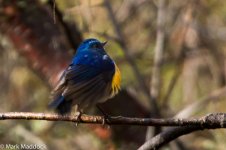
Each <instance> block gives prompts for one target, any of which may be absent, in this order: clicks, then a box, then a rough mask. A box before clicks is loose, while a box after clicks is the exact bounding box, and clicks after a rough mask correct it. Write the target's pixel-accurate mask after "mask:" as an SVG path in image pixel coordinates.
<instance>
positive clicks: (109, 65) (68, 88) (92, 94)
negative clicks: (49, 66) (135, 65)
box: [48, 38, 121, 115]
mask: <svg viewBox="0 0 226 150" xmlns="http://www.w3.org/2000/svg"><path fill="white" fill-rule="evenodd" d="M106 43H107V42H100V41H99V40H97V39H95V38H89V39H86V40H84V41H83V42H82V43H81V44H80V45H79V47H78V48H77V51H76V53H75V55H74V56H73V58H72V61H71V63H70V65H68V67H67V68H66V69H65V70H64V71H63V73H62V75H61V77H60V79H59V81H58V83H57V86H56V87H55V88H54V89H53V91H52V93H51V97H52V101H51V102H50V104H49V105H48V106H49V108H52V109H55V110H56V112H57V113H59V114H62V115H64V114H68V113H70V112H71V111H72V108H73V107H75V106H76V108H77V111H78V112H80V111H83V110H84V109H89V108H91V107H92V106H94V105H97V104H99V103H103V102H105V101H106V100H108V99H110V98H112V97H114V96H115V95H116V94H118V92H119V91H120V83H121V73H120V70H119V68H118V67H117V65H116V63H115V62H114V61H113V59H111V57H110V56H109V55H108V54H107V53H106V51H105V48H104V46H105V45H106Z"/></svg>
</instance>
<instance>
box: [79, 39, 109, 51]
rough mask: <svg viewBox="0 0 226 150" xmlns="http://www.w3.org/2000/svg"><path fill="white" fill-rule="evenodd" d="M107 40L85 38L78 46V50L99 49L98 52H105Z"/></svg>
mask: <svg viewBox="0 0 226 150" xmlns="http://www.w3.org/2000/svg"><path fill="white" fill-rule="evenodd" d="M106 43H107V42H103V43H102V42H100V41H98V40H97V39H93V38H90V39H86V40H84V41H83V42H82V43H81V44H80V45H79V47H78V49H77V52H83V51H90V50H93V51H98V52H105V50H104V45H105V44H106Z"/></svg>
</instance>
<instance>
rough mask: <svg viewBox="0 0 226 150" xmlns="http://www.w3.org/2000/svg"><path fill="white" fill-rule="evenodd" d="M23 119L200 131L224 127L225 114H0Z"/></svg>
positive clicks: (5, 118) (4, 118) (2, 116)
mask: <svg viewBox="0 0 226 150" xmlns="http://www.w3.org/2000/svg"><path fill="white" fill-rule="evenodd" d="M8 119H20V120H21V119H23V120H24V119H25V120H46V121H67V122H75V123H90V124H102V123H103V120H105V123H106V124H109V125H139V126H186V127H193V128H201V129H215V128H225V127H226V113H213V114H209V115H206V116H204V117H201V118H198V119H195V118H192V119H178V118H168V119H155V118H135V117H123V116H107V117H104V116H91V115H86V114H82V115H81V116H80V117H78V116H77V115H59V114H53V113H33V112H6V113H0V120H8Z"/></svg>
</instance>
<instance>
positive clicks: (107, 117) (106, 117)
mask: <svg viewBox="0 0 226 150" xmlns="http://www.w3.org/2000/svg"><path fill="white" fill-rule="evenodd" d="M96 107H97V108H98V110H99V111H100V112H101V113H102V114H103V115H104V118H103V121H102V125H105V122H108V121H109V120H110V116H109V115H108V114H107V113H106V112H105V111H104V110H103V109H102V108H101V106H100V105H99V104H96Z"/></svg>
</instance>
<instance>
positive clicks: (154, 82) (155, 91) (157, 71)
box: [146, 0, 165, 140]
mask: <svg viewBox="0 0 226 150" xmlns="http://www.w3.org/2000/svg"><path fill="white" fill-rule="evenodd" d="M158 2H159V3H158V14H157V39H156V46H155V49H154V53H155V55H154V65H153V69H152V70H153V71H152V76H151V82H150V95H151V97H152V101H154V103H156V104H157V99H158V98H159V93H160V88H161V87H160V86H161V66H162V60H163V50H164V39H165V30H164V25H165V0H160V1H158ZM158 116H160V112H159V114H158ZM160 130H161V129H160V128H156V129H155V131H154V135H155V134H158V133H159V132H160ZM152 136H153V132H152V129H150V128H149V129H148V130H147V133H146V140H149V139H150V138H151V137H152Z"/></svg>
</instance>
